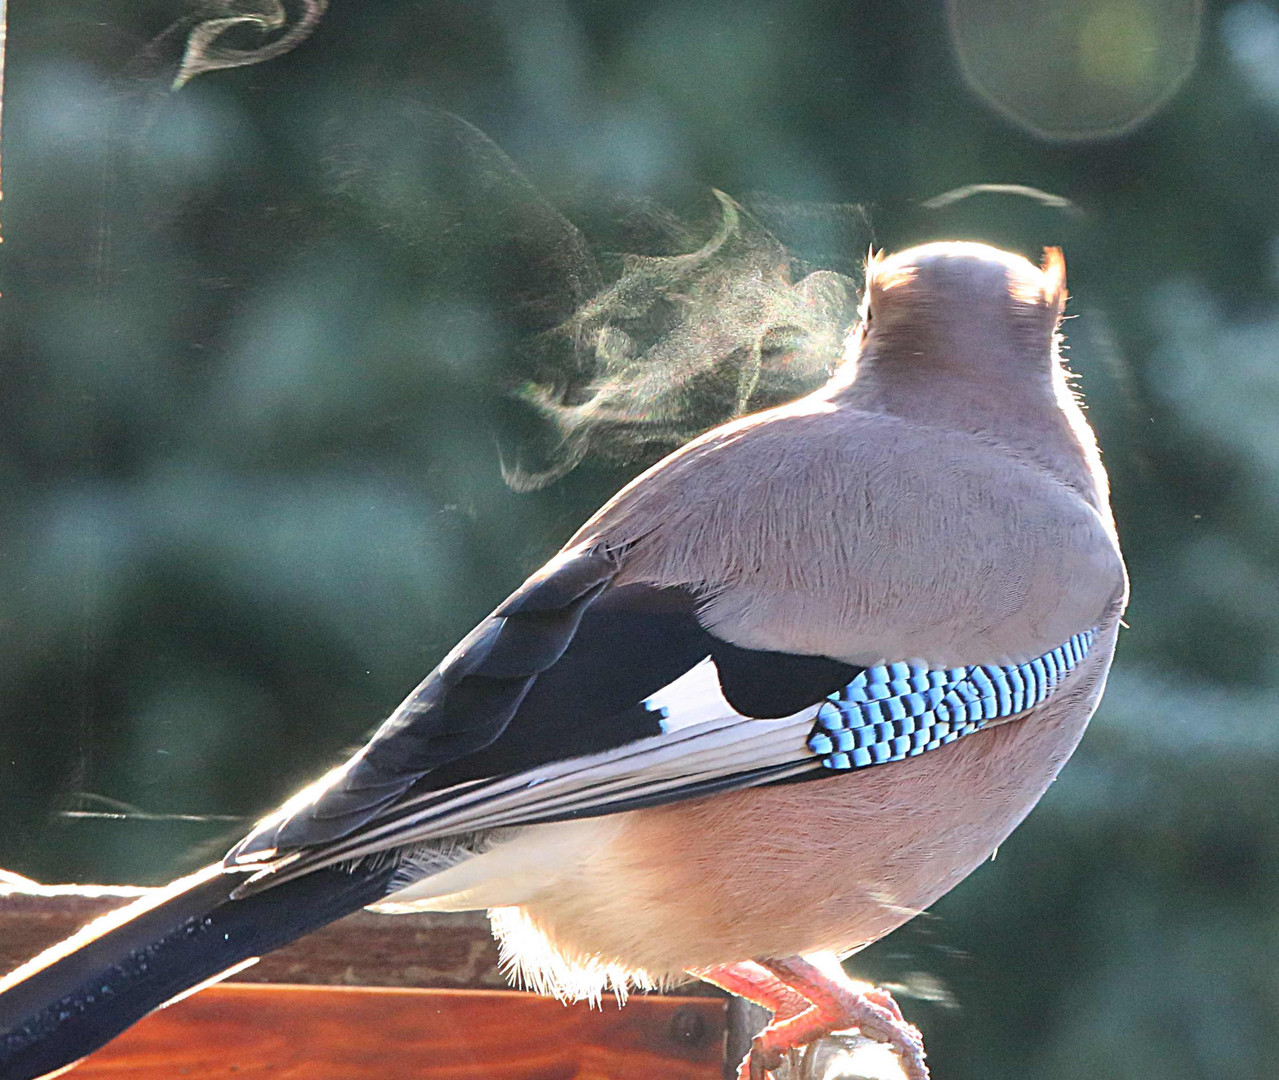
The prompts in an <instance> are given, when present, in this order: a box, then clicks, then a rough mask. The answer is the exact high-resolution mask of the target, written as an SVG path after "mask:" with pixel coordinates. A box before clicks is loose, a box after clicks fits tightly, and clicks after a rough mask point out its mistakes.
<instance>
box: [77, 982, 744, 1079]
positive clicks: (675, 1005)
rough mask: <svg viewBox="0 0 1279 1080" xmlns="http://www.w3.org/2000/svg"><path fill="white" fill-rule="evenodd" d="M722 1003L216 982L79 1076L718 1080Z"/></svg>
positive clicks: (90, 1062)
mask: <svg viewBox="0 0 1279 1080" xmlns="http://www.w3.org/2000/svg"><path fill="white" fill-rule="evenodd" d="M723 1041H724V1002H723V1001H719V1000H715V999H710V998H676V997H656V996H654V997H636V998H632V999H631V1001H630V1002H629V1003H628V1004H627V1005H626V1006H625V1008H621V1009H619V1008H618V1007H617V1006H616V1004H615V1003H613V1002H606V1003H605V1004H604V1006H603V1008H600V1009H595V1010H592V1009H590V1008H588V1007H586V1006H584V1005H574V1006H568V1007H566V1006H563V1005H560V1004H558V1003H557V1002H554V1001H549V1000H547V999H545V998H539V997H535V996H533V995H531V994H521V993H517V992H512V991H466V990H405V989H356V988H337V987H314V986H249V985H243V984H229V983H228V984H223V985H221V986H215V987H211V988H209V989H208V990H205V991H203V992H202V993H200V994H197V995H195V996H194V997H191V998H187V999H186V1000H184V1001H181V1002H179V1003H178V1004H176V1005H173V1006H171V1007H170V1008H168V1009H164V1010H161V1011H160V1012H157V1013H153V1014H152V1015H151V1016H149V1017H147V1018H146V1019H145V1020H143V1021H142V1022H141V1023H139V1024H138V1025H136V1026H135V1027H133V1028H131V1029H130V1030H129V1031H127V1032H125V1034H123V1035H121V1036H120V1037H119V1038H118V1039H116V1040H114V1041H113V1042H112V1043H110V1044H109V1045H108V1046H106V1047H104V1048H103V1049H102V1050H99V1051H98V1052H97V1053H96V1054H93V1055H92V1056H90V1057H89V1058H87V1059H85V1061H84V1062H83V1063H82V1064H81V1065H80V1066H79V1067H78V1068H77V1069H76V1070H75V1071H74V1073H73V1074H72V1075H73V1076H74V1077H75V1078H76V1080H126V1078H127V1080H175V1078H179V1077H199V1078H202V1080H204V1078H208V1080H223V1078H225V1080H230V1078H235V1080H255V1078H265V1077H270V1078H271V1080H304V1078H305V1080H371V1078H377V1080H654V1078H656V1077H660V1078H661V1080H719V1077H720V1075H721V1061H722V1058H723V1052H724V1051H723Z"/></svg>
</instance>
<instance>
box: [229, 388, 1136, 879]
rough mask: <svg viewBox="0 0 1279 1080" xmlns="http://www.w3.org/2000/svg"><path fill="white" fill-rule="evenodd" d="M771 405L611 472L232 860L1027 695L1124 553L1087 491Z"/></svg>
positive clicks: (314, 857)
mask: <svg viewBox="0 0 1279 1080" xmlns="http://www.w3.org/2000/svg"><path fill="white" fill-rule="evenodd" d="M774 415H775V418H770V417H766V418H765V419H764V420H762V421H761V420H759V419H754V420H752V422H751V425H749V426H745V427H743V428H741V429H740V430H738V429H724V430H725V433H722V434H721V435H718V436H715V437H714V438H713V439H712V440H709V441H703V442H702V444H701V446H700V447H699V446H698V445H697V444H693V446H692V449H691V450H688V451H687V452H681V453H679V454H676V455H673V456H672V458H669V459H667V461H666V462H665V463H663V464H662V465H659V466H658V467H656V468H655V470H653V472H652V473H650V474H649V475H648V476H647V477H646V478H641V479H640V480H639V481H637V482H636V483H635V484H633V485H632V486H631V487H630V488H628V489H624V490H623V492H622V493H621V494H620V495H619V496H618V498H617V499H616V500H614V502H613V503H611V504H610V505H609V506H608V507H606V508H605V509H604V511H602V512H601V515H599V516H598V517H597V519H595V523H594V524H592V525H588V527H587V528H585V529H584V531H583V533H581V534H579V537H578V538H577V539H576V541H575V542H574V543H573V546H571V547H570V548H568V549H567V550H565V551H564V552H562V553H561V554H560V555H558V556H557V557H556V558H555V559H553V560H552V561H551V562H550V563H548V564H547V566H546V567H545V568H544V569H543V570H541V571H539V572H538V573H537V574H535V575H534V576H533V577H532V578H530V579H529V581H528V582H526V583H525V584H524V585H523V586H522V587H521V588H520V589H519V590H517V591H516V592H515V593H514V594H513V595H512V596H511V597H510V598H509V599H508V600H507V601H506V602H505V603H503V604H502V605H501V606H499V607H498V608H497V609H496V611H495V612H494V613H493V614H492V615H491V616H490V617H489V618H488V619H486V620H484V621H483V622H482V623H481V624H480V625H479V626H478V627H476V629H475V630H474V631H472V633H471V634H469V635H468V636H467V637H466V638H465V639H464V640H463V641H462V642H461V643H460V644H459V645H458V647H457V648H456V649H454V650H453V652H451V653H450V654H449V656H448V657H446V658H445V660H444V661H443V662H442V663H441V664H440V666H439V667H438V668H437V669H436V670H435V671H434V672H432V673H431V674H430V675H429V676H428V677H427V678H426V679H425V680H424V681H423V683H422V684H421V685H420V686H419V687H418V688H417V690H415V691H414V692H413V694H411V695H410V696H409V698H408V699H407V700H406V701H405V703H404V704H403V705H401V706H400V708H399V709H398V710H397V711H396V712H395V714H394V715H393V716H392V717H391V718H390V719H389V720H388V721H387V722H386V723H385V724H384V725H383V726H382V727H381V729H379V731H378V732H377V733H376V734H375V736H374V737H373V739H372V740H371V741H370V742H369V743H368V744H367V745H366V746H365V748H364V749H363V750H361V751H360V752H359V753H358V754H356V755H355V757H354V758H352V759H351V760H350V761H348V762H347V763H346V764H345V765H343V766H341V767H340V768H338V769H336V770H334V771H333V772H332V773H330V774H329V775H328V776H326V777H324V778H322V779H321V780H320V781H318V782H317V783H316V784H314V785H312V786H311V787H310V788H308V789H306V790H304V791H303V792H301V793H300V794H299V795H298V796H296V797H295V798H293V799H291V800H290V801H289V802H288V803H286V804H285V805H284V807H282V808H281V810H280V811H279V812H277V813H276V814H274V815H272V816H270V817H269V818H267V819H265V820H264V821H263V822H262V823H261V824H260V825H259V826H258V827H257V828H256V829H255V830H254V831H253V833H251V834H250V836H249V837H248V838H246V840H245V841H244V842H242V843H241V844H240V845H239V846H237V847H236V848H235V849H234V850H233V851H232V852H231V853H230V855H229V856H228V865H229V866H240V867H252V866H254V865H263V864H264V863H266V862H272V863H273V865H279V864H280V863H281V862H282V861H283V860H285V859H288V860H290V861H291V863H292V864H294V865H295V868H297V869H300V868H301V867H303V866H311V865H318V864H322V863H327V862H332V861H335V860H337V859H340V858H348V857H355V856H356V855H361V854H368V853H370V852H374V851H381V850H389V849H392V848H395V847H398V846H401V845H403V844H405V843H412V842H416V841H417V840H421V839H429V838H431V837H438V836H444V835H451V834H454V833H458V832H463V831H467V830H480V829H487V828H495V827H499V826H505V825H518V824H525V823H530V822H535V821H546V820H553V819H555V818H558V817H565V816H578V815H583V814H601V813H610V812H615V811H618V810H623V809H630V808H633V807H636V806H643V805H651V804H652V803H655V802H661V801H670V800H674V799H680V798H688V797H690V796H692V795H696V794H703V793H706V792H708V791H714V790H723V789H726V788H731V787H740V786H744V785H748V784H758V783H761V782H769V781H771V780H776V779H780V778H790V777H791V776H792V775H793V774H794V773H796V772H800V773H804V774H806V775H812V776H818V775H822V774H824V773H825V772H828V771H829V770H831V769H835V770H838V769H843V768H856V767H862V766H866V765H876V764H880V763H883V762H886V761H892V760H897V759H899V758H900V757H904V756H911V755H913V754H916V753H920V752H923V751H924V750H926V749H929V748H931V747H933V746H937V745H941V744H943V743H944V742H948V741H951V740H952V739H953V738H954V737H957V736H958V735H959V734H963V733H965V732H966V731H970V730H976V729H977V728H978V727H981V726H984V725H986V724H988V723H990V722H992V721H998V720H1003V719H1006V718H1008V717H1010V716H1013V715H1019V714H1020V713H1022V712H1024V711H1026V710H1028V709H1030V708H1033V707H1034V705H1036V704H1038V703H1039V702H1040V701H1042V700H1043V699H1044V697H1046V696H1047V694H1049V693H1051V691H1052V690H1053V689H1055V687H1056V685H1057V683H1058V682H1059V681H1060V680H1061V679H1062V678H1063V677H1064V676H1065V675H1066V674H1067V673H1068V672H1069V671H1070V670H1071V668H1072V667H1073V666H1074V664H1075V663H1077V662H1078V661H1079V660H1080V659H1082V655H1083V654H1084V653H1086V652H1087V649H1088V647H1089V645H1090V643H1091V637H1090V636H1089V634H1090V632H1091V631H1092V630H1093V629H1094V628H1096V627H1098V626H1099V625H1100V623H1101V620H1102V617H1103V612H1104V611H1106V610H1107V605H1109V604H1110V602H1111V600H1112V598H1113V595H1114V594H1115V590H1116V588H1121V587H1122V569H1120V571H1119V576H1118V577H1117V578H1115V580H1113V581H1112V580H1111V575H1110V574H1109V573H1107V572H1106V570H1107V567H1108V565H1109V564H1107V563H1106V561H1105V559H1104V558H1100V555H1104V554H1105V552H1106V551H1107V550H1108V548H1107V545H1108V544H1109V543H1110V540H1109V537H1108V534H1107V531H1106V529H1105V528H1104V524H1103V523H1102V522H1101V521H1100V520H1099V519H1098V517H1097V515H1096V513H1095V512H1094V511H1092V510H1091V509H1089V508H1088V507H1087V506H1085V505H1084V504H1083V503H1082V502H1081V501H1080V500H1079V499H1077V498H1074V497H1073V496H1071V495H1070V493H1069V492H1067V491H1066V490H1065V489H1063V488H1061V486H1060V485H1058V484H1056V482H1055V481H1051V480H1050V479H1046V478H1044V477H1042V476H1041V475H1040V474H1039V473H1037V472H1036V471H1035V470H1033V469H1031V468H1029V467H1023V466H1020V465H1016V466H1009V467H1008V468H1007V469H1005V470H1004V471H1003V472H999V471H997V467H998V465H999V463H1002V462H1003V460H1004V456H1003V455H1001V454H998V453H996V452H994V451H990V450H989V449H988V448H986V447H985V446H984V445H983V444H981V443H978V442H974V441H973V440H971V439H959V440H957V441H956V440H950V441H949V442H947V441H940V442H939V441H937V440H931V441H926V440H922V439H921V438H919V437H916V444H917V445H913V444H912V443H911V441H910V440H911V432H910V431H909V430H900V429H899V428H898V427H893V428H891V429H887V430H885V431H880V430H879V429H878V428H876V429H868V430H866V431H864V432H862V431H858V430H857V429H856V428H854V429H853V431H854V434H855V435H857V436H858V437H857V438H853V439H850V438H849V437H848V435H849V430H850V425H852V424H855V418H849V417H836V416H833V415H832V412H831V411H830V410H827V411H825V412H818V413H815V414H813V415H806V414H797V413H795V412H794V411H793V410H792V411H791V412H786V411H784V410H781V411H778V412H777V413H776V414H774ZM832 421H838V423H835V422H832ZM885 434H888V435H892V436H893V438H892V440H891V442H890V441H889V440H887V439H884V438H878V439H877V438H874V436H876V435H880V436H882V435H885ZM952 444H953V445H952ZM884 446H891V448H892V454H891V455H890V456H891V457H892V461H891V462H889V463H888V464H891V465H892V466H893V468H891V469H890V468H888V466H887V465H886V464H885V462H884V461H883V460H882V459H883V457H884V454H883V450H882V447H884ZM868 447H869V448H870V449H871V450H874V451H875V453H874V454H873V455H869V454H868V451H867V448H868ZM703 450H704V451H705V452H702V451H703ZM859 455H865V456H869V457H870V458H871V460H869V461H864V460H862V457H860V456H859ZM992 461H994V462H995V463H996V465H994V466H992V464H991V462H992ZM903 464H904V465H905V466H911V467H912V469H911V471H912V476H911V478H910V483H909V484H908V485H907V484H902V483H901V482H900V481H899V480H898V475H899V474H900V473H901V472H902V471H903ZM930 467H931V471H930ZM859 478H860V479H859ZM859 483H860V484H861V485H862V489H866V490H862V489H859V488H858V487H857V486H856V485H857V484H859ZM894 485H897V486H900V487H902V491H901V492H896V490H895V487H894ZM930 485H931V486H930ZM872 486H873V491H870V488H871V487H872ZM934 489H935V490H934ZM868 492H869V494H868ZM663 493H664V494H663ZM888 495H891V496H893V497H892V498H888V497H887V496H888ZM934 508H940V510H938V511H937V512H938V513H941V512H942V511H945V512H946V513H945V514H944V515H943V516H942V518H941V520H940V522H938V521H934V520H933V519H932V515H933V513H934ZM859 514H860V517H859V516H858V515H859ZM1080 522H1082V523H1083V524H1080ZM1010 523H1011V524H1010ZM1063 537H1068V538H1069V543H1067V544H1066V546H1065V548H1064V549H1063V545H1062V539H1063ZM1098 553H1099V554H1098ZM1116 565H1118V564H1116ZM885 567H887V569H885ZM903 568H904V569H903ZM755 593H759V595H758V596H755V595H754V594H755ZM779 602H793V604H792V609H793V610H791V611H789V612H788V611H784V610H774V609H776V608H777V607H778V604H779ZM725 612H729V613H731V615H732V618H726V617H725ZM1023 626H1024V627H1025V628H1026V629H1025V631H1024V632H1020V633H1019V632H1018V631H1019V630H1020V629H1021V628H1022V627H1023ZM868 627H870V628H871V630H872V631H873V633H872V632H870V631H868V629H867V628H868ZM912 629H913V630H915V631H917V633H916V635H915V636H914V637H913V638H912V637H903V636H902V632H903V630H907V631H909V630H912ZM796 630H801V631H803V633H802V634H797V633H796ZM815 630H816V631H820V633H815V632H814V631H815ZM922 631H928V633H922ZM992 631H993V632H995V633H998V634H1002V635H1003V636H1004V637H1006V638H1008V643H1007V644H1004V643H1001V642H999V641H998V640H993V639H992V638H991V632H992ZM858 634H860V635H861V636H862V637H863V639H867V640H870V641H871V642H872V644H871V645H870V647H869V649H868V648H865V647H861V648H858V649H857V650H855V651H854V650H850V649H849V648H848V644H847V643H848V641H849V640H850V639H851V638H853V637H854V636H855V635H858ZM730 639H731V640H730ZM875 640H880V641H882V642H884V644H882V645H880V646H879V647H878V648H876V647H875V645H874V644H873V642H874V641H875ZM770 644H772V645H773V646H774V647H773V648H770V647H769V646H770ZM1026 646H1029V647H1026ZM871 650H873V651H871ZM921 656H922V657H932V658H933V661H934V662H933V663H932V664H929V663H926V662H922V661H914V660H912V659H911V658H913V657H921ZM992 660H993V661H994V662H993V663H990V662H989V661H992ZM969 665H977V666H969ZM1036 665H1038V666H1036Z"/></svg>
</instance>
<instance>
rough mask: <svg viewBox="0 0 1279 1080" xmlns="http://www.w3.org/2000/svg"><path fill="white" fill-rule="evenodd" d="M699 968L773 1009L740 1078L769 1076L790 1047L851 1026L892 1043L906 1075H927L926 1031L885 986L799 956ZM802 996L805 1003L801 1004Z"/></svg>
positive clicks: (766, 1079) (913, 1078)
mask: <svg viewBox="0 0 1279 1080" xmlns="http://www.w3.org/2000/svg"><path fill="white" fill-rule="evenodd" d="M700 974H702V977H703V978H706V979H708V980H709V981H711V982H716V983H719V984H720V985H724V984H725V983H730V984H731V985H727V986H725V989H729V990H731V991H732V992H733V993H736V994H739V995H741V996H743V997H748V998H750V999H751V1000H753V1001H756V1002H757V1003H759V1004H761V1005H764V1006H766V1007H768V1008H772V1009H773V1010H774V1017H773V1022H772V1023H771V1024H769V1026H768V1027H766V1028H765V1029H764V1030H763V1031H761V1032H760V1033H759V1034H758V1035H757V1036H756V1037H755V1039H754V1041H753V1042H752V1044H751V1051H750V1053H749V1054H748V1055H747V1057H746V1060H744V1061H743V1062H742V1064H741V1066H740V1067H739V1069H738V1073H737V1076H738V1080H771V1077H772V1071H773V1070H774V1069H776V1068H777V1067H778V1066H779V1065H781V1063H782V1061H783V1060H784V1059H785V1057H786V1055H787V1054H788V1053H790V1051H792V1050H797V1049H799V1048H801V1047H804V1046H808V1045H809V1044H810V1043H813V1042H816V1041H817V1040H818V1039H821V1038H823V1037H824V1036H827V1035H830V1034H831V1033H832V1032H836V1031H846V1030H849V1029H852V1028H856V1029H857V1030H858V1031H859V1032H860V1033H861V1034H862V1035H863V1036H864V1037H865V1038H868V1039H873V1040H874V1041H875V1042H881V1043H885V1044H887V1045H888V1046H890V1047H892V1049H893V1050H894V1051H895V1052H896V1054H897V1057H898V1059H899V1061H900V1062H901V1067H902V1072H903V1073H904V1074H905V1076H906V1078H907V1080H928V1066H927V1065H925V1064H924V1040H923V1037H922V1036H921V1035H920V1033H919V1029H918V1028H916V1027H915V1026H914V1025H913V1024H910V1023H908V1022H907V1021H906V1019H905V1017H903V1016H902V1011H901V1009H900V1008H898V1006H897V1002H895V1001H894V1000H893V997H892V995H891V994H890V993H889V992H888V991H887V990H883V989H880V988H879V987H863V986H859V985H858V984H857V983H855V982H853V981H852V980H851V979H849V978H847V977H846V976H843V975H842V974H840V975H838V976H837V975H835V974H834V973H827V972H825V971H822V970H821V969H820V968H818V967H817V966H816V965H814V964H812V963H811V962H809V961H807V960H804V959H801V958H800V957H787V958H786V959H782V960H761V961H759V962H758V963H753V964H749V965H743V964H734V965H731V968H727V967H726V968H717V969H714V970H712V971H708V972H703V973H700ZM752 991H756V992H752ZM800 1000H802V1002H803V1003H804V1006H805V1007H804V1008H802V1009H800V1008H797V1002H798V1001H800Z"/></svg>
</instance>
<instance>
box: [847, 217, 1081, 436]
mask: <svg viewBox="0 0 1279 1080" xmlns="http://www.w3.org/2000/svg"><path fill="white" fill-rule="evenodd" d="M1065 304H1066V264H1065V260H1064V259H1063V258H1062V254H1061V251H1060V249H1058V248H1048V249H1047V250H1046V251H1045V253H1044V264H1043V266H1042V267H1037V266H1035V265H1034V264H1033V263H1031V262H1030V261H1028V260H1027V259H1025V258H1023V257H1022V256H1020V255H1015V254H1013V253H1011V252H1007V251H1000V250H999V249H998V248H993V247H989V246H987V245H985V244H976V243H969V242H963V241H944V242H939V243H932V244H921V245H920V246H918V247H913V248H908V249H906V250H905V251H901V252H898V253H897V254H895V255H887V256H886V255H883V254H882V253H875V252H872V253H871V255H870V257H869V258H868V260H867V263H866V289H865V293H864V295H863V300H862V308H861V320H860V322H859V324H858V326H857V327H856V328H855V329H854V331H853V333H852V334H851V335H850V336H849V340H848V344H847V348H846V359H847V360H848V361H849V363H848V364H847V365H846V368H845V370H844V371H843V372H841V375H842V379H840V378H839V377H837V381H842V382H843V383H844V385H845V386H847V385H848V384H850V383H853V382H855V383H856V390H855V392H856V393H857V395H858V396H859V397H866V398H867V399H868V400H869V399H870V398H875V399H879V401H880V404H881V405H882V406H883V407H885V408H887V409H888V410H889V411H898V406H899V405H903V404H905V403H904V402H903V400H902V398H903V395H907V396H914V395H916V394H923V395H925V396H930V397H931V396H933V395H934V394H938V393H940V394H946V395H949V394H953V393H955V392H957V391H959V392H963V391H973V392H982V388H983V387H985V388H987V389H990V388H993V387H997V386H998V387H1004V388H1011V389H1012V390H1013V392H1014V393H1015V392H1016V390H1017V388H1020V389H1021V390H1022V391H1023V392H1028V393H1042V392H1044V391H1048V392H1049V393H1050V395H1051V394H1053V393H1054V392H1055V390H1054V384H1056V383H1060V381H1061V379H1062V375H1061V371H1060V364H1059V362H1058V361H1059V358H1058V355H1057V345H1058V340H1059V334H1058V327H1059V325H1060V323H1061V317H1062V311H1063V308H1064V307H1065Z"/></svg>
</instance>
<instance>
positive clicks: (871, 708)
mask: <svg viewBox="0 0 1279 1080" xmlns="http://www.w3.org/2000/svg"><path fill="white" fill-rule="evenodd" d="M1095 636H1096V631H1095V630H1085V631H1084V632H1083V633H1081V634H1076V635H1075V636H1074V637H1072V638H1071V639H1070V640H1069V641H1067V642H1066V643H1065V644H1064V645H1058V646H1057V648H1055V649H1051V650H1049V651H1048V652H1046V653H1044V655H1043V656H1038V657H1036V658H1035V659H1034V660H1028V661H1027V662H1026V663H1024V664H1008V665H1005V666H996V665H990V664H982V665H977V666H970V667H957V668H939V669H930V668H926V667H924V666H923V665H922V664H902V663H897V664H880V665H877V666H876V667H871V668H867V669H866V670H865V671H863V672H862V673H861V674H860V675H858V676H857V678H855V679H854V680H853V681H852V682H850V683H849V684H848V685H847V686H845V687H844V688H843V689H842V690H838V691H836V692H835V693H833V694H831V695H830V697H829V698H827V699H826V701H824V702H822V704H821V705H820V706H819V707H818V710H817V723H816V725H815V726H814V728H813V732H812V734H811V735H809V737H808V748H809V749H810V750H811V751H812V752H813V753H814V754H816V755H817V756H818V757H820V758H821V761H822V764H823V765H824V766H826V768H828V769H860V768H864V767H865V766H868V765H882V764H883V763H884V762H887V761H901V760H902V759H903V758H908V757H915V756H916V755H917V754H922V753H923V752H924V751H925V750H933V749H936V748H937V747H938V746H945V745H946V744H947V743H952V742H954V741H955V740H956V739H958V738H959V737H960V736H961V735H967V734H968V733H969V732H972V731H978V730H980V729H981V728H983V727H985V726H986V724H988V723H990V721H992V720H1002V719H1004V718H1005V717H1009V716H1014V715H1016V714H1017V713H1020V712H1024V711H1025V710H1027V709H1033V708H1034V707H1035V706H1036V705H1039V704H1040V703H1041V702H1043V701H1044V699H1045V698H1047V697H1048V695H1049V694H1051V693H1052V692H1053V690H1054V689H1056V686H1057V683H1058V682H1059V681H1060V680H1061V679H1062V678H1064V677H1065V676H1066V675H1067V674H1068V673H1069V672H1070V671H1072V670H1073V669H1074V668H1075V667H1076V666H1077V665H1078V664H1080V663H1081V662H1082V661H1083V659H1084V657H1085V656H1087V655H1088V650H1089V649H1090V648H1091V647H1092V643H1093V639H1094V637H1095Z"/></svg>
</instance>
